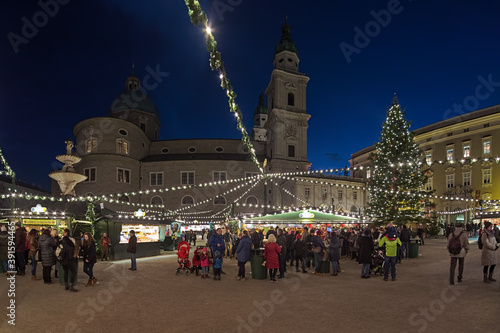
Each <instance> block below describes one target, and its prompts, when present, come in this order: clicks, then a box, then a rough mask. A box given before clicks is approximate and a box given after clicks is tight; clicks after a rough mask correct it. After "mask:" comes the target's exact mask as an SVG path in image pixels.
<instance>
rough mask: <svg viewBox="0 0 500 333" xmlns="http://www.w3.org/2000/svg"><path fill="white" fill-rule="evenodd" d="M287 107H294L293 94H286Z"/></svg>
mask: <svg viewBox="0 0 500 333" xmlns="http://www.w3.org/2000/svg"><path fill="white" fill-rule="evenodd" d="M288 105H290V106H295V95H294V94H293V93H288Z"/></svg>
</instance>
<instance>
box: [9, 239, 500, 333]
mask: <svg viewBox="0 0 500 333" xmlns="http://www.w3.org/2000/svg"><path fill="white" fill-rule="evenodd" d="M445 244H446V241H445V240H444V239H442V238H441V239H428V240H426V242H425V246H421V247H420V256H419V258H418V259H407V260H404V261H403V263H402V264H401V265H398V266H397V276H398V279H397V281H391V280H390V279H389V281H387V282H386V281H383V279H382V277H380V276H377V277H372V278H370V279H361V278H360V272H361V266H360V265H359V264H357V263H355V262H354V261H350V260H347V259H342V260H341V264H342V268H343V272H342V273H340V274H339V275H338V276H330V275H329V274H326V275H324V276H315V275H313V274H311V273H308V274H303V273H295V272H290V271H293V270H290V269H289V273H288V274H287V276H286V278H285V279H282V280H279V281H278V282H277V283H270V282H269V280H253V279H252V278H251V274H250V272H249V270H250V264H249V263H248V264H247V266H246V267H247V279H246V281H244V282H242V281H237V280H236V274H237V265H236V260H235V259H225V260H224V266H223V269H224V270H225V271H226V272H227V274H226V275H222V280H221V281H213V280H212V279H210V280H203V279H201V278H200V277H197V276H195V275H190V276H185V275H180V276H176V275H175V268H176V267H177V262H176V256H175V255H174V254H172V252H166V253H168V254H166V255H161V256H158V257H151V258H143V259H138V260H137V266H138V270H137V271H129V270H128V267H130V262H129V261H127V260H123V261H116V262H101V261H99V262H97V264H96V265H95V267H94V273H95V276H96V277H97V278H98V279H99V281H100V283H99V285H97V286H95V287H85V286H84V285H83V283H84V282H86V281H85V279H84V274H83V272H82V265H81V263H80V266H79V267H78V269H79V271H78V277H79V283H78V285H77V288H78V289H79V292H78V293H72V292H68V291H65V290H64V287H63V286H61V285H59V284H52V285H44V284H43V281H41V280H40V281H33V280H31V279H30V276H29V275H26V276H18V277H16V279H15V298H11V297H9V296H8V290H9V288H10V283H9V281H8V280H7V279H6V277H4V276H2V282H0V293H1V295H2V296H1V297H0V307H1V308H2V309H3V310H2V311H3V312H4V313H3V314H2V322H1V323H0V332H141V331H143V332H186V331H193V332H194V331H199V332H332V331H343V332H384V333H390V332H398V333H402V332H408V333H409V332H443V331H447V332H500V322H499V320H498V318H499V315H500V282H493V283H489V284H486V283H483V282H482V267H481V266H480V259H479V257H480V250H478V248H477V246H476V245H472V246H471V248H472V249H471V251H470V252H469V255H468V256H467V258H466V260H465V276H464V280H463V282H461V283H456V284H455V285H453V286H450V285H449V283H448V272H449V256H448V253H447V251H446V249H445ZM310 271H311V270H310ZM27 272H28V269H27ZM38 276H39V277H41V267H40V265H39V266H38ZM495 276H496V278H497V279H498V280H499V281H500V273H499V272H498V270H497V271H496V272H495ZM11 299H15V306H16V308H15V316H16V317H15V324H16V325H15V326H12V325H9V324H8V323H7V321H8V320H9V318H8V317H7V316H6V315H7V314H8V313H9V311H10V310H9V309H7V306H9V304H10V303H9V302H10V300H11Z"/></svg>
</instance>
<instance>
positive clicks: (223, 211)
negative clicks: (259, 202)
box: [211, 181, 260, 217]
mask: <svg viewBox="0 0 500 333" xmlns="http://www.w3.org/2000/svg"><path fill="white" fill-rule="evenodd" d="M259 182H260V181H256V182H254V183H253V184H252V186H250V187H249V188H248V189H247V190H246V191H245V192H243V193H242V194H241V195H240V196H239V197H238V198H236V199H235V200H234V201H233V202H232V204H231V205H228V206H226V207H225V208H224V209H222V210H221V211H219V212H217V213H215V214H213V215H212V216H211V217H216V216H218V215H222V214H224V213H225V212H226V211H227V210H229V209H230V208H231V206H232V205H234V204H236V203H238V201H240V200H241V199H242V198H243V197H244V196H246V195H247V194H248V193H249V192H250V191H251V190H253V188H254V187H255V186H257V184H259Z"/></svg>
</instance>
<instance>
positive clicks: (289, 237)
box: [286, 230, 295, 267]
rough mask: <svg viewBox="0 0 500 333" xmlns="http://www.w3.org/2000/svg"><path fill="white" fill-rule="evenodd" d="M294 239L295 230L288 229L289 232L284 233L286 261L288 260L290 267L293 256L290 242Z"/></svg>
mask: <svg viewBox="0 0 500 333" xmlns="http://www.w3.org/2000/svg"><path fill="white" fill-rule="evenodd" d="M294 241H295V231H294V230H292V231H290V233H289V234H287V235H286V249H287V253H286V261H288V260H290V267H293V259H294V258H295V256H294V253H293V248H292V244H293V242H294Z"/></svg>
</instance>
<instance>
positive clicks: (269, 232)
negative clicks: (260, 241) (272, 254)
mask: <svg viewBox="0 0 500 333" xmlns="http://www.w3.org/2000/svg"><path fill="white" fill-rule="evenodd" d="M270 234H273V235H274V237H276V238H278V234H277V233H276V230H271V229H269V230H268V231H267V232H266V239H268V238H269V235H270Z"/></svg>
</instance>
